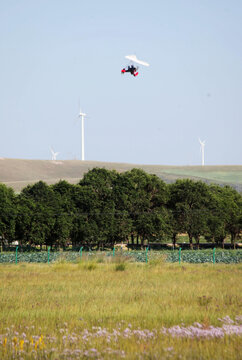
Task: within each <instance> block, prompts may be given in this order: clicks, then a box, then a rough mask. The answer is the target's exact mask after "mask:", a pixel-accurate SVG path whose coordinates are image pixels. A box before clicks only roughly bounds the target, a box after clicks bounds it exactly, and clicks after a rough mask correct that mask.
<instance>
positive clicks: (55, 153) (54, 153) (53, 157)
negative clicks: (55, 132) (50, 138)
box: [50, 148, 59, 161]
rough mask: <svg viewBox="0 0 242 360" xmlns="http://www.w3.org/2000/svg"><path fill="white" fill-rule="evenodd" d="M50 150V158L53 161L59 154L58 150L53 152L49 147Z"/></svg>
mask: <svg viewBox="0 0 242 360" xmlns="http://www.w3.org/2000/svg"><path fill="white" fill-rule="evenodd" d="M50 151H51V160H53V161H55V160H56V156H57V155H59V152H54V150H53V149H52V148H50Z"/></svg>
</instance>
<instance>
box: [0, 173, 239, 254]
mask: <svg viewBox="0 0 242 360" xmlns="http://www.w3.org/2000/svg"><path fill="white" fill-rule="evenodd" d="M241 231H242V196H241V194H239V193H238V192H237V191H236V190H234V189H232V188H231V187H229V186H225V187H221V186H219V185H207V184H205V183H204V182H201V181H197V182H195V181H192V180H189V179H183V180H177V181H176V182H175V183H173V184H165V183H164V182H163V181H162V180H161V179H160V178H159V177H158V176H156V175H150V174H147V173H146V172H144V171H143V170H140V169H133V170H131V171H127V172H124V173H118V172H116V171H111V170H106V169H103V168H94V169H92V170H90V171H89V172H88V173H86V174H85V175H84V177H83V179H82V180H80V182H79V183H78V184H77V185H72V184H69V183H68V182H66V181H59V182H58V183H56V184H55V185H49V186H48V185H47V184H46V183H44V182H43V181H39V182H37V183H36V184H34V185H29V186H27V187H26V188H24V189H23V190H22V191H21V193H20V194H15V193H14V191H13V190H12V189H11V188H8V187H7V186H6V185H4V184H0V242H1V245H2V246H3V247H4V246H6V245H9V244H11V243H12V242H13V241H16V240H17V241H18V242H19V244H20V245H29V246H37V245H38V246H40V247H42V246H43V245H45V246H51V247H57V248H58V247H63V248H66V247H67V246H69V245H72V246H73V247H76V246H83V245H87V246H88V245H91V244H93V243H95V244H98V247H99V248H103V247H104V246H105V247H106V246H110V247H112V246H113V245H114V244H115V243H117V242H122V241H124V242H127V241H129V243H130V244H135V243H137V242H139V243H141V245H143V244H144V242H145V241H146V243H147V242H148V243H150V242H156V243H157V242H173V244H174V245H175V243H176V241H177V235H178V234H180V233H187V234H188V237H189V241H190V246H191V247H192V246H193V244H194V242H195V243H196V245H197V246H199V240H200V237H201V236H203V237H204V238H205V239H206V240H207V241H208V242H213V243H215V244H216V245H221V246H223V244H224V240H225V238H226V237H227V236H230V238H231V245H232V246H234V244H235V241H236V239H238V237H239V235H240V233H241Z"/></svg>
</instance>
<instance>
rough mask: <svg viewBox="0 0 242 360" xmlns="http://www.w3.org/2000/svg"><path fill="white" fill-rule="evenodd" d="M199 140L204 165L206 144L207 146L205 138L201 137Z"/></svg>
mask: <svg viewBox="0 0 242 360" xmlns="http://www.w3.org/2000/svg"><path fill="white" fill-rule="evenodd" d="M198 140H199V143H200V151H201V153H202V166H204V146H205V140H204V141H201V140H200V139H198Z"/></svg>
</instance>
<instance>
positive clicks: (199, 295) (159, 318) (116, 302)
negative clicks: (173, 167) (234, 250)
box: [0, 260, 242, 360]
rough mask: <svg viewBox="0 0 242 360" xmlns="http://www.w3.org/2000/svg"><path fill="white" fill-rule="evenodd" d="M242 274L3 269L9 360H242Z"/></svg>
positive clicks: (161, 266) (93, 266)
mask: <svg viewBox="0 0 242 360" xmlns="http://www.w3.org/2000/svg"><path fill="white" fill-rule="evenodd" d="M110 261H111V260H110ZM241 272H242V265H240V264H239V265H218V264H216V265H212V264H203V265H191V264H182V265H180V266H179V265H178V264H167V263H163V262H162V261H153V262H150V263H149V264H140V263H122V262H120V263H102V262H98V261H95V262H94V261H93V262H90V261H89V262H85V261H83V262H82V263H77V264H66V263H62V262H60V263H55V264H51V265H44V264H38V265H37V264H35V265H33V264H18V265H0V309H1V312H0V358H1V359H15V358H16V359H20V358H22V359H32V358H36V359H82V358H83V359H85V358H95V359H119V358H120V359H122V358H127V359H171V358H172V359H231V360H232V359H241V357H240V348H241V332H242V329H241V323H242V317H241V303H242V302H241V293H242V291H241V290H242V288H241V282H240V279H241ZM194 323H195V324H194ZM229 333H230V335H229ZM232 333H234V334H232ZM239 333H240V335H239Z"/></svg>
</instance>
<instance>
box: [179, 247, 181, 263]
mask: <svg viewBox="0 0 242 360" xmlns="http://www.w3.org/2000/svg"><path fill="white" fill-rule="evenodd" d="M180 263H181V248H179V264H180Z"/></svg>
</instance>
